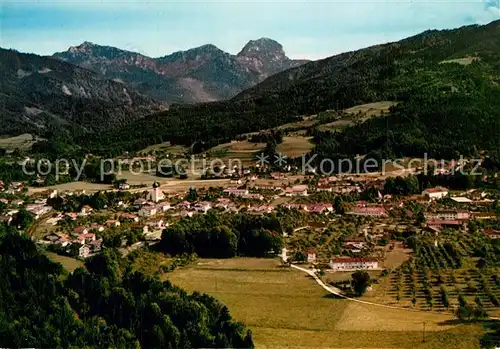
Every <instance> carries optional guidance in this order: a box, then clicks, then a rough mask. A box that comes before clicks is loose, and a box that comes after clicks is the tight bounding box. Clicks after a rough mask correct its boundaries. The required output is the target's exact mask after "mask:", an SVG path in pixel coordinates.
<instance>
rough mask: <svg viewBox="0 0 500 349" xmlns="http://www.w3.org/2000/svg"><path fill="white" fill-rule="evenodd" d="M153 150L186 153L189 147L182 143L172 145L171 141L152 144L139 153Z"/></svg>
mask: <svg viewBox="0 0 500 349" xmlns="http://www.w3.org/2000/svg"><path fill="white" fill-rule="evenodd" d="M152 151H161V152H165V153H170V154H184V153H185V152H187V151H188V149H187V148H186V147H184V146H181V145H171V144H170V142H163V143H159V144H154V145H150V146H149V147H147V148H144V149H143V150H141V151H138V153H139V154H148V153H150V152H152Z"/></svg>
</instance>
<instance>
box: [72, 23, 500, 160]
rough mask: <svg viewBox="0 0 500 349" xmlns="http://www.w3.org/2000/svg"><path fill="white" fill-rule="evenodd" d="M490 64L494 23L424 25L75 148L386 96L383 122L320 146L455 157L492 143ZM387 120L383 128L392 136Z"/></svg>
mask: <svg viewBox="0 0 500 349" xmlns="http://www.w3.org/2000/svg"><path fill="white" fill-rule="evenodd" d="M499 62H500V21H496V22H492V23H490V24H488V25H485V26H478V25H473V26H466V27H462V28H459V29H454V30H442V31H436V30H433V31H426V32H424V33H422V34H419V35H416V36H413V37H410V38H407V39H404V40H401V41H399V42H396V43H389V44H384V45H378V46H374V47H369V48H366V49H362V50H358V51H355V52H348V53H344V54H340V55H337V56H334V57H331V58H328V59H325V60H322V61H318V62H311V63H308V64H305V65H303V66H301V67H299V68H294V69H291V70H288V71H285V72H282V73H279V74H277V75H274V76H272V77H270V78H269V79H267V80H265V81H263V82H262V83H261V84H259V85H257V86H256V87H254V88H252V89H250V90H248V91H245V92H243V93H242V94H240V95H239V96H237V97H235V98H234V99H232V100H230V101H226V102H214V103H205V104H199V105H193V106H176V107H174V108H171V109H170V110H169V111H168V112H162V113H158V114H155V115H151V116H150V117H147V118H144V119H142V120H139V121H138V122H130V123H128V124H122V127H120V128H118V129H116V130H113V131H112V132H109V133H107V134H106V136H105V137H102V135H99V136H95V137H92V135H90V136H89V137H78V139H79V140H81V142H80V143H79V144H80V146H82V147H83V150H85V151H92V152H96V153H106V154H113V153H120V152H123V151H125V150H137V149H142V148H144V147H145V146H147V145H149V144H152V143H155V142H161V141H165V140H169V141H171V142H172V143H173V144H175V143H177V144H186V145H190V144H192V143H193V142H195V141H205V142H208V143H209V144H216V143H220V142H225V141H228V140H229V139H231V138H234V137H235V136H236V135H238V134H241V133H245V132H251V131H257V130H259V129H267V128H271V127H275V126H278V125H281V124H284V123H287V122H291V121H294V120H295V119H296V118H297V116H299V115H310V114H316V113H318V112H320V111H323V110H327V109H337V110H341V109H344V108H348V107H351V106H355V105H359V104H364V103H369V102H377V101H385V100H392V101H398V102H399V104H398V106H397V107H396V109H394V113H393V114H390V115H389V116H388V117H387V120H386V119H382V118H380V119H379V118H376V119H373V120H372V121H370V122H366V123H363V124H362V125H356V126H355V128H353V129H349V128H348V129H347V130H346V131H345V133H343V134H342V135H332V134H330V135H328V134H324V135H322V136H321V137H322V138H323V139H324V142H322V143H325V142H326V143H325V146H326V145H327V146H326V147H325V148H324V149H328V151H327V152H328V153H332V152H334V153H338V154H351V153H353V152H358V151H359V152H360V153H365V152H368V151H370V150H381V148H382V147H385V150H386V151H387V152H388V153H389V154H395V155H401V154H402V155H404V154H405V153H416V152H421V151H422V150H423V149H427V150H431V151H432V152H434V153H448V154H449V153H450V151H448V150H449V149H455V150H456V151H458V152H461V153H464V155H465V154H468V153H471V152H474V151H476V150H480V149H487V150H493V148H495V147H498V143H497V142H498V141H497V139H498V137H493V135H495V134H498V110H500V109H499V108H498V107H497V101H498V98H496V96H498V90H499V81H500V69H499V68H500V63H499ZM459 106H465V109H463V108H461V107H459ZM395 114H397V115H399V116H397V115H396V118H394V116H395ZM405 120H406V121H405ZM410 120H411V127H408V126H409V123H410ZM387 125H391V126H392V127H393V128H392V134H393V135H392V136H391V133H390V132H389V134H388V131H391V129H388V127H387ZM471 130H472V132H471ZM359 135H363V137H360V136H359ZM391 137H392V138H391ZM316 139H318V137H316ZM391 139H392V141H391V142H388V140H391ZM447 149H448V150H447ZM318 151H323V150H321V149H318ZM455 153H456V152H455Z"/></svg>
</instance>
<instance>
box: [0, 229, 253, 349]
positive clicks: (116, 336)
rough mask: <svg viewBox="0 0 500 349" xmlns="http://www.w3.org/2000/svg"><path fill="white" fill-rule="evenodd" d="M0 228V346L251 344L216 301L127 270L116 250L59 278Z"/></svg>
mask: <svg viewBox="0 0 500 349" xmlns="http://www.w3.org/2000/svg"><path fill="white" fill-rule="evenodd" d="M7 230H8V228H6V226H4V225H0V280H1V281H2V282H1V283H0V346H2V347H6V348H7V347H8V348H35V347H36V348H96V349H97V348H99V349H100V348H172V349H176V348H252V347H253V342H252V338H251V335H250V333H249V332H247V331H246V329H245V327H244V326H243V325H242V324H241V323H237V322H234V321H233V320H232V319H231V315H230V314H229V311H228V309H227V308H226V307H225V306H223V305H222V304H220V303H219V302H218V301H217V300H216V299H214V298H212V297H210V296H207V295H202V294H199V293H193V294H187V293H186V292H185V291H183V290H182V289H179V288H178V287H175V286H173V285H172V284H170V282H168V281H167V282H161V281H160V280H158V279H153V278H150V277H148V276H146V275H144V274H142V273H140V272H132V271H131V270H130V268H129V267H128V265H127V261H126V260H122V259H121V256H119V255H118V252H116V253H114V252H113V251H109V250H108V251H105V252H103V253H102V254H100V255H97V256H95V257H92V258H91V259H90V260H88V261H87V262H86V263H85V268H79V269H77V270H75V271H74V272H73V274H71V275H69V276H68V277H67V278H66V279H64V280H62V279H61V276H62V269H61V265H60V264H54V263H52V262H50V261H49V260H48V259H47V257H45V256H44V255H42V254H41V253H40V252H39V251H38V250H37V247H36V246H35V244H34V243H33V242H31V241H30V240H29V239H28V238H26V237H23V236H21V235H20V234H19V233H18V232H15V231H7Z"/></svg>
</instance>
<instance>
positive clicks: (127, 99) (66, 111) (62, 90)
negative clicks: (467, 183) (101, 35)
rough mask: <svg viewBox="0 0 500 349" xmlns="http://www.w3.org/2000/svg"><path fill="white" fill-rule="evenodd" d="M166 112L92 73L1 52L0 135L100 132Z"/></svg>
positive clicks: (39, 59)
mask: <svg viewBox="0 0 500 349" xmlns="http://www.w3.org/2000/svg"><path fill="white" fill-rule="evenodd" d="M163 109H165V107H164V106H162V105H161V104H160V103H159V102H157V101H154V100H152V99H151V98H149V97H146V96H143V95H141V94H139V93H137V92H135V91H134V90H133V89H131V88H130V87H129V86H127V85H125V84H123V83H119V82H115V81H111V80H106V79H102V77H100V76H99V75H98V74H96V73H93V72H91V71H89V70H87V69H83V68H79V67H77V66H74V65H71V64H68V63H65V62H61V61H59V60H56V59H52V58H47V57H41V56H37V55H34V54H25V53H19V52H17V51H13V50H4V49H0V114H1V116H2V117H1V118H0V134H16V133H26V132H34V133H44V132H46V131H47V130H48V129H50V128H52V127H60V128H62V129H66V130H67V131H71V132H73V131H75V130H76V131H79V132H88V133H90V132H100V131H102V130H104V129H106V130H107V129H110V128H113V127H116V126H117V125H119V124H120V123H124V122H126V121H130V120H136V119H138V118H140V117H142V116H144V115H147V114H151V113H152V112H155V111H160V110H163Z"/></svg>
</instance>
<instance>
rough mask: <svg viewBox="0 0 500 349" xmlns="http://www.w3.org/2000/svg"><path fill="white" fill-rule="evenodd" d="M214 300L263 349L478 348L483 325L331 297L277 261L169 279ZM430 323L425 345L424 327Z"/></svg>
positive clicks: (209, 266) (239, 262)
mask: <svg viewBox="0 0 500 349" xmlns="http://www.w3.org/2000/svg"><path fill="white" fill-rule="evenodd" d="M167 278H168V279H169V280H171V281H172V282H173V283H175V284H177V285H179V286H181V287H183V288H185V289H187V290H190V291H195V290H196V291H200V292H205V293H207V294H209V295H212V296H214V297H216V298H218V299H219V300H220V301H222V302H223V303H224V304H226V305H227V306H228V307H229V309H230V311H231V314H232V315H233V317H234V318H235V319H236V320H239V321H242V322H244V323H245V324H246V325H247V326H249V327H250V328H251V329H252V332H253V335H254V341H255V343H256V345H257V347H258V348H284V347H287V348H292V347H295V348H363V349H365V348H366V349H368V348H369V349H375V348H378V349H381V348H429V349H431V348H439V349H446V348H453V349H461V348H463V349H472V348H479V337H480V336H481V334H482V333H483V330H482V327H481V325H478V324H476V325H463V324H455V323H454V322H453V321H452V317H451V316H450V315H446V314H443V315H439V314H438V315H436V314H432V313H425V312H409V311H405V310H395V309H387V308H382V307H377V306H372V305H365V304H360V303H356V302H352V301H347V300H342V299H335V298H332V297H331V296H330V295H329V294H327V292H326V291H324V290H323V289H322V288H321V287H320V286H318V285H317V284H316V283H315V281H314V280H312V279H311V278H309V277H307V276H305V275H304V274H303V273H301V272H299V271H296V270H291V269H288V268H283V267H280V266H279V262H278V261H276V260H263V259H248V258H238V259H232V260H201V261H199V262H198V263H197V265H194V266H191V267H187V268H182V269H178V270H176V271H175V272H174V273H171V274H167ZM424 322H425V342H423V336H424V333H423V327H424Z"/></svg>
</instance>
